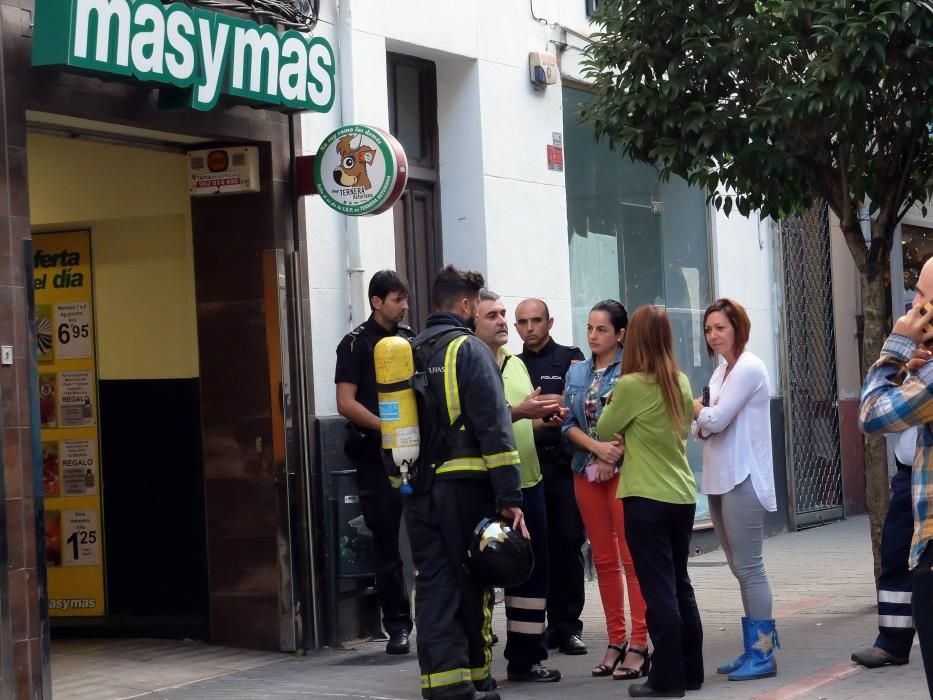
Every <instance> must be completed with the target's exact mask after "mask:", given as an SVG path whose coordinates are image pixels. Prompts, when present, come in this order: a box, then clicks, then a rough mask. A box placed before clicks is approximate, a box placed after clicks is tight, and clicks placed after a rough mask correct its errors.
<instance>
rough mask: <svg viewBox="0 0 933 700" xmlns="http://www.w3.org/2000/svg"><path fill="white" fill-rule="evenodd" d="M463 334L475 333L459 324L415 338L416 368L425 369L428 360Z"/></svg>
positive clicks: (413, 349) (413, 345)
mask: <svg viewBox="0 0 933 700" xmlns="http://www.w3.org/2000/svg"><path fill="white" fill-rule="evenodd" d="M461 335H473V334H472V333H470V331H469V329H467V328H461V327H459V326H457V327H454V328H451V329H450V330H446V331H443V332H441V333H438V334H437V335H434V336H431V337H430V338H422V339H421V340H418V339H415V340H414V341H413V342H412V352H413V353H414V355H415V369H416V370H418V371H424V369H425V367H427V364H428V362H430V360H431V358H432V357H434V355H435V354H436V353H437V352H439V351H441V350H443V349H444V348H446V347H447V346H448V345H450V343H451V342H452V341H453V340H454V339H456V338H459V337H460V336H461Z"/></svg>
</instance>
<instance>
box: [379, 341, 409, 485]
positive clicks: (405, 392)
mask: <svg viewBox="0 0 933 700" xmlns="http://www.w3.org/2000/svg"><path fill="white" fill-rule="evenodd" d="M373 362H374V364H375V369H376V386H377V391H378V395H379V420H380V421H381V430H382V448H383V449H384V450H392V459H393V460H394V462H395V464H396V466H397V467H398V468H399V472H400V475H401V479H402V485H401V487H400V489H399V491H401V493H404V494H410V493H411V492H412V488H411V485H410V484H409V483H408V477H409V471H410V469H411V466H412V465H413V464H414V463H415V460H416V459H418V454H419V452H420V445H421V435H420V433H419V429H418V403H417V401H416V399H415V392H414V390H413V389H412V388H411V383H410V380H411V378H412V376H413V375H414V373H415V358H414V356H413V355H412V351H411V343H409V342H408V341H407V340H405V339H404V338H400V337H398V336H390V337H388V338H383V339H382V340H380V341H379V342H378V343H376V348H375V350H374V351H373Z"/></svg>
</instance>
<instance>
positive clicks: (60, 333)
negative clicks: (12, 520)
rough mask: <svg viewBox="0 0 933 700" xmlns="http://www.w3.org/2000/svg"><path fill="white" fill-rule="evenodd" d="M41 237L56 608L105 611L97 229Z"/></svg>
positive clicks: (47, 484)
mask: <svg viewBox="0 0 933 700" xmlns="http://www.w3.org/2000/svg"><path fill="white" fill-rule="evenodd" d="M33 240H34V241H35V254H34V255H33V273H32V276H33V286H34V288H35V294H36V343H37V344H38V349H37V351H38V360H39V420H40V436H41V445H42V448H41V449H42V486H43V495H44V497H45V558H46V562H47V565H48V581H49V614H50V615H52V616H53V617H56V616H65V617H71V616H78V615H87V616H95V615H103V614H105V612H106V606H105V604H104V568H103V560H102V556H101V545H102V543H101V531H100V523H101V518H100V508H101V504H100V489H99V485H100V470H99V465H98V436H97V381H96V362H95V357H94V355H95V352H94V350H95V343H94V301H93V295H92V288H93V285H92V279H91V239H90V232H88V231H70V232H66V233H41V234H40V233H37V234H35V236H34V238H33Z"/></svg>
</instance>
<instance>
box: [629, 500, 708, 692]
mask: <svg viewBox="0 0 933 700" xmlns="http://www.w3.org/2000/svg"><path fill="white" fill-rule="evenodd" d="M622 504H623V510H624V511H625V541H626V542H627V543H628V548H629V551H630V552H631V553H632V561H633V563H634V564H635V573H636V575H637V576H638V582H639V584H641V592H642V595H643V596H644V598H645V604H646V606H647V614H646V616H645V617H646V621H647V623H648V634H649V635H650V636H651V641H652V643H653V644H654V652H653V653H652V656H651V672H650V674H649V675H648V685H650V686H651V687H652V688H654V689H655V690H672V689H677V690H679V689H683V688H684V687H685V686H686V684H687V683H702V682H703V626H702V624H701V623H700V611H699V610H698V609H697V602H696V598H695V597H694V594H693V585H692V584H691V583H690V576H689V574H688V573H687V558H688V556H689V553H690V536H691V535H692V534H693V517H694V514H695V512H696V505H695V504H689V505H683V504H675V503H663V502H661V501H655V500H652V499H650V498H639V497H629V498H623V499H622Z"/></svg>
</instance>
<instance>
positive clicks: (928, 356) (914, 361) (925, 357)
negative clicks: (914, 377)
mask: <svg viewBox="0 0 933 700" xmlns="http://www.w3.org/2000/svg"><path fill="white" fill-rule="evenodd" d="M930 360H933V352H930V349H929V346H926V345H918V346H917V349H916V350H914V355H913V357H911V358H910V359H909V360H908V361H907V369H909V370H910V371H911V372H916V371H917V370H918V369H920V368H921V367H923V366H924V365H925V364H926V363H927V362H929V361H930Z"/></svg>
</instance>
